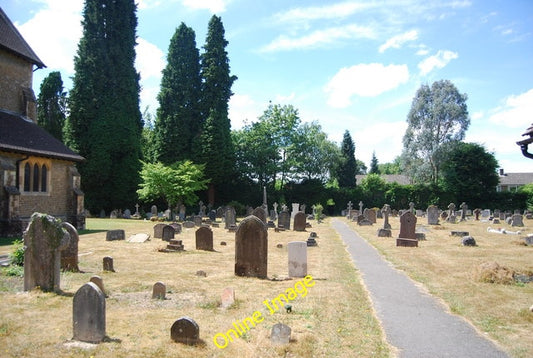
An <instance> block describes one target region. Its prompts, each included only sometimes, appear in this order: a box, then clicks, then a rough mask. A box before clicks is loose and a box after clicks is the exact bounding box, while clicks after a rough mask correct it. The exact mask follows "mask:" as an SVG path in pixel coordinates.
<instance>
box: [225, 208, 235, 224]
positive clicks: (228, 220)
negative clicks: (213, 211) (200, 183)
mask: <svg viewBox="0 0 533 358" xmlns="http://www.w3.org/2000/svg"><path fill="white" fill-rule="evenodd" d="M235 216H236V213H235V208H234V207H233V206H228V207H227V208H226V211H225V212H224V229H229V228H230V226H232V225H235V224H236V221H235Z"/></svg>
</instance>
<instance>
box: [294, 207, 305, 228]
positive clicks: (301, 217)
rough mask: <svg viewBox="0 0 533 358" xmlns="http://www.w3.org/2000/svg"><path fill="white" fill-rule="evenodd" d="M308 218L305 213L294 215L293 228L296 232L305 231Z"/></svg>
mask: <svg viewBox="0 0 533 358" xmlns="http://www.w3.org/2000/svg"><path fill="white" fill-rule="evenodd" d="M305 224H306V217H305V213H303V212H301V211H300V212H298V213H296V215H294V222H293V228H294V231H305Z"/></svg>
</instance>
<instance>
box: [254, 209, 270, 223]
mask: <svg viewBox="0 0 533 358" xmlns="http://www.w3.org/2000/svg"><path fill="white" fill-rule="evenodd" d="M252 215H255V216H257V217H258V218H259V219H261V221H262V222H263V223H264V224H266V222H267V213H266V211H265V209H263V208H262V207H260V206H258V207H257V208H255V209H254V210H253V211H252Z"/></svg>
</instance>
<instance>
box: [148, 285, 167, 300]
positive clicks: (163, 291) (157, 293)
mask: <svg viewBox="0 0 533 358" xmlns="http://www.w3.org/2000/svg"><path fill="white" fill-rule="evenodd" d="M166 295H167V286H166V285H165V284H164V283H163V282H161V281H157V282H156V283H154V286H153V287H152V298H155V299H158V300H164V299H165V298H166Z"/></svg>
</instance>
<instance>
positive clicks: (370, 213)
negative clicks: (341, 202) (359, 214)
mask: <svg viewBox="0 0 533 358" xmlns="http://www.w3.org/2000/svg"><path fill="white" fill-rule="evenodd" d="M365 211H366V218H367V220H368V221H370V222H371V223H372V224H375V223H376V210H374V209H368V210H366V209H365Z"/></svg>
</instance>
